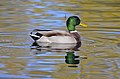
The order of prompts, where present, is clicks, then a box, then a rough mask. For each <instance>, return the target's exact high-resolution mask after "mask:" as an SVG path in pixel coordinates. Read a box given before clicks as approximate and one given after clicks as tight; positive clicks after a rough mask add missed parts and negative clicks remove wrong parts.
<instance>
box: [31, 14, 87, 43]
mask: <svg viewBox="0 0 120 79" xmlns="http://www.w3.org/2000/svg"><path fill="white" fill-rule="evenodd" d="M80 22H81V20H80V19H79V17H77V16H70V17H69V18H68V19H67V21H66V26H67V29H68V32H66V31H61V30H39V29H35V30H33V31H32V32H31V33H30V36H31V37H32V39H33V40H34V41H35V42H45V43H81V40H80V35H79V33H78V32H77V30H76V28H75V26H77V25H79V24H80V25H81V26H83V27H86V25H84V24H82V23H80Z"/></svg>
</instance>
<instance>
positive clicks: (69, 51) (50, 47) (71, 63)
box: [31, 42, 81, 67]
mask: <svg viewBox="0 0 120 79" xmlns="http://www.w3.org/2000/svg"><path fill="white" fill-rule="evenodd" d="M80 46H81V43H79V44H55V43H54V44H52V43H50V44H49V43H39V44H38V43H36V42H34V43H33V44H32V46H31V49H32V50H34V54H41V52H65V53H66V56H65V63H67V64H68V67H77V66H76V65H77V64H79V63H80V58H79V56H75V52H74V51H78V50H79V48H80Z"/></svg>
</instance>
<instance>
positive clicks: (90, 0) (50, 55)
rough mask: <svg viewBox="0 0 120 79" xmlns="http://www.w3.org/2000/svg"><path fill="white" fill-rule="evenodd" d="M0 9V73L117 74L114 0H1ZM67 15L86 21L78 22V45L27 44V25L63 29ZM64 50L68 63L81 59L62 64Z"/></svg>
mask: <svg viewBox="0 0 120 79" xmlns="http://www.w3.org/2000/svg"><path fill="white" fill-rule="evenodd" d="M0 9H1V12H0V13H1V15H0V58H1V60H0V69H1V70H0V73H1V74H0V78H2V79H4V78H6V79H7V78H38V79H39V78H40V79H42V78H43V79H44V78H45V79H66V78H69V79H79V78H81V79H82V78H83V79H87V78H90V79H96V78H99V79H107V78H109V79H112V78H115V79H119V78H120V76H119V73H120V72H119V69H120V62H119V59H120V42H119V41H120V40H119V37H120V32H119V29H120V27H119V25H120V22H119V0H108V1H105V0H84V1H78V0H72V1H68V0H66V1H65V0H60V1H58V0H51V1H43V0H14V1H13V0H7V1H6V0H0ZM70 15H78V16H80V17H81V19H82V22H83V23H86V24H87V25H88V28H81V27H79V26H78V27H77V29H78V31H80V33H81V38H82V46H81V48H80V50H79V51H73V50H72V52H74V53H66V52H70V51H71V50H69V51H68V50H67V51H66V50H53V48H52V49H51V48H50V46H45V47H41V48H37V49H35V48H34V49H30V45H31V44H32V43H33V41H32V39H31V38H30V37H29V35H28V34H29V33H30V32H31V30H33V29H65V28H66V27H65V19H66V17H67V18H68V17H69V16H70ZM65 56H67V61H69V63H75V61H74V59H75V60H79V62H80V63H79V64H72V65H71V64H67V63H65V60H66V59H65ZM75 56H79V58H77V59H76V58H75ZM86 56H87V57H88V59H86V60H83V59H85V58H86ZM69 57H70V58H69ZM82 58H83V59H82ZM68 66H69V67H68ZM76 66H77V67H76Z"/></svg>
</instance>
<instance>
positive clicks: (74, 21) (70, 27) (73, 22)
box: [66, 16, 86, 31]
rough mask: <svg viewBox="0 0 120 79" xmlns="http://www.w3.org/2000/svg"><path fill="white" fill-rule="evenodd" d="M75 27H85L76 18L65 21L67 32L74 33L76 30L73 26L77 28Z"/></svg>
mask: <svg viewBox="0 0 120 79" xmlns="http://www.w3.org/2000/svg"><path fill="white" fill-rule="evenodd" d="M77 25H81V26H83V27H86V25H85V24H82V23H81V20H80V18H79V17H78V16H70V17H69V18H68V19H67V22H66V26H67V29H68V31H75V30H76V29H75V26H77Z"/></svg>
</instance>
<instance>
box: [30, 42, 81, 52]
mask: <svg viewBox="0 0 120 79" xmlns="http://www.w3.org/2000/svg"><path fill="white" fill-rule="evenodd" d="M80 46H81V43H76V44H74V43H73V44H58V43H37V42H34V43H33V44H32V45H31V49H37V50H48V49H49V51H66V50H74V51H78V50H79V48H80Z"/></svg>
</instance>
